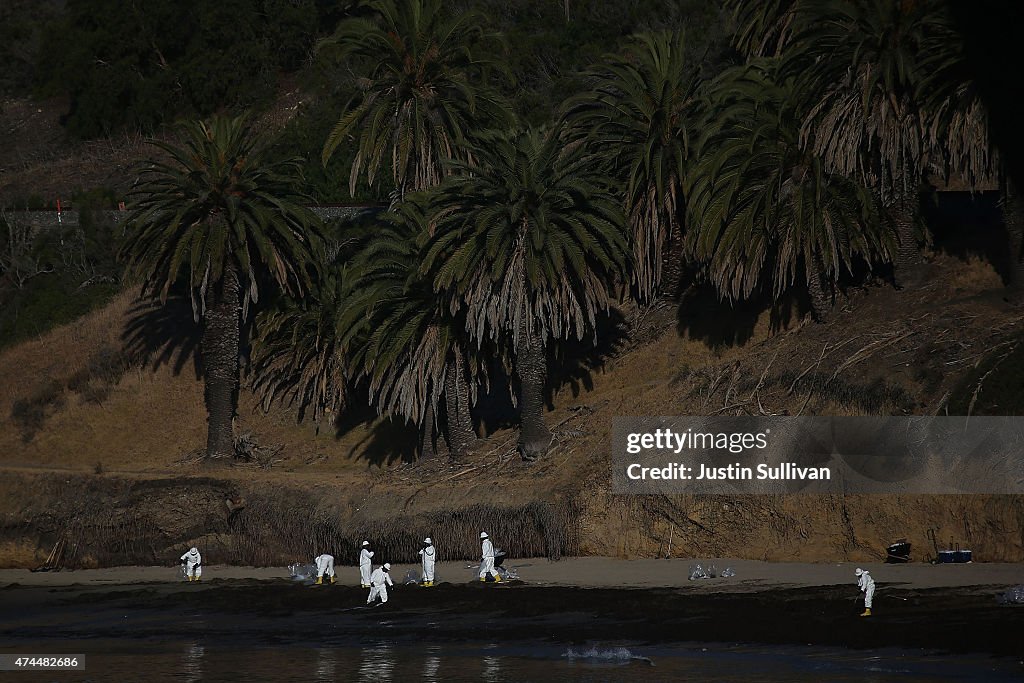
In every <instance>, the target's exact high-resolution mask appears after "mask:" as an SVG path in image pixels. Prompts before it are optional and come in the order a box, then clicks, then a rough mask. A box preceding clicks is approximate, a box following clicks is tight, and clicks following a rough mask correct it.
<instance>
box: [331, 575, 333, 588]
mask: <svg viewBox="0 0 1024 683" xmlns="http://www.w3.org/2000/svg"><path fill="white" fill-rule="evenodd" d="M331 585H332V586H333V585H334V577H333V576H332V577H331Z"/></svg>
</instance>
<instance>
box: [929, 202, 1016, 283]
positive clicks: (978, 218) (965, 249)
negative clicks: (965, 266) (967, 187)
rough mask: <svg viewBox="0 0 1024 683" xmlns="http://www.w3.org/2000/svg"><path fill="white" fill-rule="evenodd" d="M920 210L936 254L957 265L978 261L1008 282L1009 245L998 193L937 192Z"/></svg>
mask: <svg viewBox="0 0 1024 683" xmlns="http://www.w3.org/2000/svg"><path fill="white" fill-rule="evenodd" d="M921 208H922V213H923V214H924V218H925V221H926V222H927V224H928V228H929V229H930V230H931V232H932V237H933V239H934V246H935V249H936V251H939V252H942V253H944V254H947V255H949V256H953V257H955V258H958V259H960V260H961V261H967V260H968V259H970V257H972V256H975V257H979V258H982V259H984V260H985V261H986V262H988V263H991V264H992V267H993V268H995V270H996V272H997V273H999V275H1000V277H1002V279H1003V282H1004V283H1007V282H1008V281H1009V274H1010V242H1009V235H1008V234H1007V232H1006V227H1005V225H1004V222H1003V212H1002V209H1001V208H1000V206H999V192H998V191H990V192H975V193H971V192H938V193H936V196H935V197H934V198H933V199H932V201H925V202H923V204H922V207H921Z"/></svg>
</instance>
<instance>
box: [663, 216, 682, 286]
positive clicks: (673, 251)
mask: <svg viewBox="0 0 1024 683" xmlns="http://www.w3.org/2000/svg"><path fill="white" fill-rule="evenodd" d="M683 260H684V259H683V231H682V229H681V226H680V225H679V221H676V220H673V221H672V223H671V226H670V227H669V233H668V241H667V242H666V243H665V250H664V252H662V255H661V286H660V287H659V289H660V290H661V294H662V295H663V296H665V297H668V298H669V299H671V300H673V301H675V299H676V298H677V297H678V296H679V289H680V286H681V285H682V280H683Z"/></svg>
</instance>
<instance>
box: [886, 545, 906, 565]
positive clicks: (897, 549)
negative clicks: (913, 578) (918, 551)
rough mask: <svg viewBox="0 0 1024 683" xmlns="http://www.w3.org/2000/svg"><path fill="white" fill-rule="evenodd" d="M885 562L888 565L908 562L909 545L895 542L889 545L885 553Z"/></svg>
mask: <svg viewBox="0 0 1024 683" xmlns="http://www.w3.org/2000/svg"><path fill="white" fill-rule="evenodd" d="M885 561H886V562H888V563H889V564H898V563H901V562H910V543H908V542H907V541H897V542H896V543H893V544H892V545H890V546H889V547H888V548H887V549H886V551H885Z"/></svg>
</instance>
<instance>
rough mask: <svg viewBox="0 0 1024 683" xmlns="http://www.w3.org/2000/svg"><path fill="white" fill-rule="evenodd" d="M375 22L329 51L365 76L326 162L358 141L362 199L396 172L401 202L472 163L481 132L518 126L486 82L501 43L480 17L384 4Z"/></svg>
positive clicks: (436, 7)
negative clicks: (470, 144)
mask: <svg viewBox="0 0 1024 683" xmlns="http://www.w3.org/2000/svg"><path fill="white" fill-rule="evenodd" d="M369 7H370V9H372V10H373V12H374V16H373V17H372V18H369V19H367V18H363V17H357V18H352V19H348V20H346V21H344V22H343V23H342V24H341V25H340V26H339V28H338V31H337V33H336V34H335V35H334V37H333V38H332V39H331V40H329V41H326V42H325V43H324V47H325V48H337V50H338V52H339V54H340V56H341V57H343V58H345V59H346V60H348V61H349V62H355V63H356V65H357V67H359V68H361V69H362V70H364V71H365V73H360V76H359V78H358V79H357V83H358V86H359V91H358V92H357V93H356V95H355V96H354V97H353V98H352V99H351V100H350V101H349V102H348V103H347V104H346V106H345V108H344V113H343V114H342V116H341V118H340V119H339V120H338V123H337V124H336V125H335V127H334V129H333V130H332V131H331V133H330V135H329V137H328V138H327V142H326V144H325V145H324V150H323V161H324V163H326V162H327V160H328V159H329V158H330V157H331V155H332V154H333V153H334V151H335V150H336V149H337V147H338V146H339V145H340V144H342V142H344V141H347V140H349V139H350V138H356V145H357V153H356V157H355V160H354V162H353V164H352V170H351V174H350V177H349V190H350V191H351V192H352V193H355V188H356V184H357V182H358V180H359V178H360V177H361V176H362V175H363V174H365V175H366V178H367V182H368V183H369V185H371V186H373V185H374V183H375V182H376V180H377V177H378V175H379V174H381V173H382V172H386V171H390V173H391V179H392V182H393V183H394V187H395V189H396V190H397V193H398V195H399V196H403V195H404V194H405V193H406V192H410V191H418V190H423V189H425V188H427V187H430V186H432V185H436V184H437V183H439V182H440V181H441V179H442V178H443V177H444V168H445V167H444V162H445V160H447V159H451V158H454V159H465V158H466V140H467V138H469V137H471V135H472V134H473V132H474V131H475V130H477V129H478V128H479V127H480V124H481V122H486V124H487V125H488V126H497V125H501V124H503V123H505V122H507V121H508V114H507V111H506V108H505V107H503V106H502V105H501V104H500V103H499V101H498V100H497V98H496V97H495V95H494V94H493V93H492V92H491V91H490V89H489V88H487V87H486V84H485V83H483V80H484V79H483V76H482V73H483V72H484V71H486V69H487V68H488V67H489V66H490V65H489V64H488V63H486V62H485V61H484V60H483V59H482V58H481V57H480V56H479V55H478V53H479V52H480V49H479V48H480V46H481V45H482V44H485V43H486V42H487V41H490V40H492V39H493V38H494V35H493V34H490V33H488V32H487V31H486V30H485V29H484V25H485V20H484V19H483V18H482V17H481V16H480V15H479V14H477V13H474V12H463V13H459V14H456V15H454V16H453V15H451V14H449V13H446V12H445V10H444V5H443V3H442V2H441V0H408V1H405V2H400V1H398V0H375V1H374V2H371V3H369Z"/></svg>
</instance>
